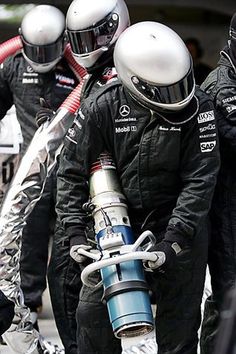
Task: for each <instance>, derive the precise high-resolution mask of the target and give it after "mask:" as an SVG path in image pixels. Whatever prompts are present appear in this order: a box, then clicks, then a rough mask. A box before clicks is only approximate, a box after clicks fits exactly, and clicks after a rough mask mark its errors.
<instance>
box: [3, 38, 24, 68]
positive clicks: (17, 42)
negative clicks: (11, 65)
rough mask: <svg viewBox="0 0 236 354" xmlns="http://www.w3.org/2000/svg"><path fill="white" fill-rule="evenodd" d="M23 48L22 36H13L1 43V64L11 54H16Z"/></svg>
mask: <svg viewBox="0 0 236 354" xmlns="http://www.w3.org/2000/svg"><path fill="white" fill-rule="evenodd" d="M21 48H22V42H21V38H20V36H16V37H13V38H11V39H9V40H8V41H6V42H3V43H1V44H0V64H1V63H2V62H3V61H4V60H5V59H6V58H8V57H9V56H10V55H13V54H15V53H16V52H17V51H18V50H19V49H21Z"/></svg>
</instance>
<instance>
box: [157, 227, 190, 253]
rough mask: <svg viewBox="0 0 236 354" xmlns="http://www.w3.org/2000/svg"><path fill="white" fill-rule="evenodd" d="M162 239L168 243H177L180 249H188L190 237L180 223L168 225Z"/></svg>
mask: <svg viewBox="0 0 236 354" xmlns="http://www.w3.org/2000/svg"><path fill="white" fill-rule="evenodd" d="M164 239H165V240H166V241H169V242H173V243H174V242H177V243H178V245H179V246H180V247H181V249H183V248H185V247H189V246H190V244H191V241H192V236H191V235H189V234H188V233H187V232H186V230H185V229H184V228H183V226H182V225H181V224H180V223H177V224H175V225H168V227H167V229H166V233H165V237H164Z"/></svg>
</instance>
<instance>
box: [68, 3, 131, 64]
mask: <svg viewBox="0 0 236 354" xmlns="http://www.w3.org/2000/svg"><path fill="white" fill-rule="evenodd" d="M129 24H130V18H129V12H128V9H127V6H126V4H125V2H124V0H74V1H72V3H71V5H70V7H69V9H68V11H67V15H66V29H67V33H68V38H69V42H70V45H71V49H72V53H73V55H74V57H75V60H76V61H77V62H78V63H79V64H80V65H82V66H83V67H85V68H90V67H92V66H93V65H94V64H95V63H96V62H97V60H98V58H100V56H101V55H102V54H103V53H104V52H105V51H107V50H108V49H109V48H110V47H111V46H112V45H114V43H115V42H116V40H117V39H118V37H119V36H120V34H121V33H122V32H123V31H124V30H125V29H126V28H127V27H128V26H129Z"/></svg>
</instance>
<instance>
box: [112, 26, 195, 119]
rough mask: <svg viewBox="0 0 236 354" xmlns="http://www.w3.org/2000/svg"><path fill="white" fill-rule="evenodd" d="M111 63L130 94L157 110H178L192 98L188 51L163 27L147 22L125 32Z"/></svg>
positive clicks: (119, 40) (176, 37)
mask: <svg viewBox="0 0 236 354" xmlns="http://www.w3.org/2000/svg"><path fill="white" fill-rule="evenodd" d="M114 61H115V66H116V69H117V73H118V76H119V77H120V79H121V81H122V82H123V84H124V86H125V87H126V88H127V89H128V90H129V92H130V93H131V94H132V95H133V96H135V97H136V98H137V99H138V100H139V101H141V102H142V103H144V104H146V105H148V106H150V105H151V106H152V107H154V108H156V109H157V110H158V109H159V110H160V109H161V110H164V111H167V112H172V111H178V110H181V109H183V108H184V107H185V106H186V105H187V104H188V103H189V102H190V101H191V100H192V98H193V96H194V92H195V81H194V76H193V67H192V59H191V56H190V54H189V51H188V49H187V47H186V46H185V44H184V42H183V40H182V39H181V38H180V37H179V36H178V34H177V33H176V32H174V31H173V30H172V29H170V28H169V27H167V26H165V25H163V24H160V23H157V22H149V21H147V22H140V23H137V24H135V25H133V26H131V27H129V28H128V29H126V31H125V32H124V33H122V35H121V36H120V38H119V39H118V41H117V43H116V46H115V50H114Z"/></svg>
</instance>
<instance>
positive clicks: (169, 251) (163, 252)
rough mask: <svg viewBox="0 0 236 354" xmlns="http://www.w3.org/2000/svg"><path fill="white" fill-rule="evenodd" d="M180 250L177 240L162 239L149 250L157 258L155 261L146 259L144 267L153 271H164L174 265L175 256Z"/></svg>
mask: <svg viewBox="0 0 236 354" xmlns="http://www.w3.org/2000/svg"><path fill="white" fill-rule="evenodd" d="M180 251H181V248H180V246H179V245H178V243H177V242H172V241H167V240H165V239H164V240H162V241H161V242H159V243H157V244H155V245H154V246H153V247H152V248H151V249H150V250H149V252H155V253H156V254H157V257H158V259H157V260H156V261H155V262H152V261H148V262H147V266H146V267H148V268H150V269H151V270H153V271H155V272H159V273H165V272H166V271H167V270H170V269H171V268H173V267H174V264H175V262H176V256H177V254H178V253H179V252H180Z"/></svg>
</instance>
